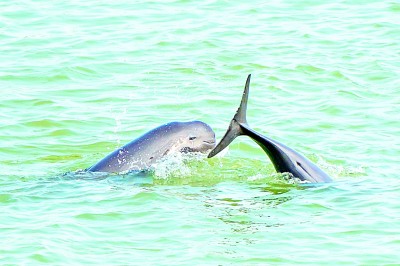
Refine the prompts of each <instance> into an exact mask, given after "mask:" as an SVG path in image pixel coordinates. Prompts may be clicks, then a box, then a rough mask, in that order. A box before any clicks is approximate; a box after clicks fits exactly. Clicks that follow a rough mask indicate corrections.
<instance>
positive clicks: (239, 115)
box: [207, 74, 251, 158]
mask: <svg viewBox="0 0 400 266" xmlns="http://www.w3.org/2000/svg"><path fill="white" fill-rule="evenodd" d="M250 78H251V74H250V75H249V76H248V77H247V80H246V85H245V87H244V92H243V96H242V101H241V102H240V106H239V109H238V110H237V111H236V114H235V116H234V117H233V119H232V120H231V123H230V124H229V128H228V130H227V131H226V133H225V135H224V137H223V138H222V139H221V141H220V142H219V143H218V144H217V146H215V148H214V149H213V150H212V151H211V152H210V153H209V154H208V156H207V157H208V158H211V157H214V156H215V155H217V154H218V153H219V152H220V151H222V150H223V149H225V148H226V147H228V145H229V144H230V143H231V142H232V141H233V140H234V139H235V138H236V137H238V136H240V135H243V130H242V125H243V124H244V125H247V120H246V111H247V99H248V98H249V87H250Z"/></svg>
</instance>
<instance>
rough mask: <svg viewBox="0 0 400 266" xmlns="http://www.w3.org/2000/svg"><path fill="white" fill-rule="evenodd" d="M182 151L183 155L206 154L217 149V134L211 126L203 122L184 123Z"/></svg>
mask: <svg viewBox="0 0 400 266" xmlns="http://www.w3.org/2000/svg"><path fill="white" fill-rule="evenodd" d="M182 124H183V127H182V131H181V143H180V145H181V149H180V151H181V152H183V153H187V152H201V153H206V152H209V151H210V150H211V149H213V148H214V147H215V133H214V131H213V130H212V129H211V127H210V126H209V125H207V124H206V123H203V122H201V121H191V122H183V123H182Z"/></svg>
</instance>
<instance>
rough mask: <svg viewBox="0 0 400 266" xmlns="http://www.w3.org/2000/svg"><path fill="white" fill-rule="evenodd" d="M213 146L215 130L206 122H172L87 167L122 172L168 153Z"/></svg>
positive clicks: (149, 163)
mask: <svg viewBox="0 0 400 266" xmlns="http://www.w3.org/2000/svg"><path fill="white" fill-rule="evenodd" d="M214 147H215V133H214V131H213V130H212V129H211V127H210V126H209V125H207V124H206V123H204V122H201V121H190V122H170V123H167V124H164V125H161V126H159V127H157V128H155V129H152V130H150V131H149V132H147V133H145V134H144V135H142V136H141V137H139V138H137V139H135V140H133V141H131V142H129V143H128V144H126V145H124V146H123V147H121V148H119V149H116V150H115V151H113V152H112V153H110V154H109V155H107V156H106V157H105V158H103V159H101V160H100V161H99V162H97V163H96V164H94V165H93V166H91V167H89V168H88V169H86V171H89V172H108V173H121V172H129V171H142V170H148V169H149V168H151V167H152V166H153V165H154V164H156V163H157V162H158V161H159V160H160V159H161V158H162V157H164V156H166V155H168V154H172V153H178V152H181V153H188V152H201V153H207V152H208V151H210V150H211V149H212V148H214Z"/></svg>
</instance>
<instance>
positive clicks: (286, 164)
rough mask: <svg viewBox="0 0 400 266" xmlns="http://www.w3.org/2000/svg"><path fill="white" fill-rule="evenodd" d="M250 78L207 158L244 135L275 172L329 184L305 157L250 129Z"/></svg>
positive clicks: (325, 177) (319, 170)
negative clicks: (265, 156) (226, 128)
mask: <svg viewBox="0 0 400 266" xmlns="http://www.w3.org/2000/svg"><path fill="white" fill-rule="evenodd" d="M250 78H251V75H249V76H248V77H247V81H246V86H245V88H244V92H243V97H242V101H241V103H240V106H239V109H238V110H237V111H236V114H235V116H234V117H233V119H232V120H231V123H230V125H229V128H228V130H227V132H226V133H225V135H224V137H223V138H222V140H221V141H220V142H219V143H218V145H217V146H216V147H215V148H214V149H213V150H212V151H211V152H210V153H209V154H208V157H209V158H211V157H213V156H215V155H216V154H218V153H219V152H220V151H222V150H223V149H225V148H226V147H227V146H228V145H229V144H230V143H231V142H232V141H233V140H234V139H235V138H236V137H238V136H240V135H246V136H249V137H250V138H252V139H253V140H254V141H255V142H256V143H257V144H258V145H259V146H260V147H261V148H262V149H263V150H264V151H265V153H266V154H267V155H268V157H269V158H270V160H271V161H272V163H273V165H274V167H275V170H276V171H277V172H279V173H290V174H291V175H292V176H294V177H297V178H299V179H300V180H302V181H308V182H310V183H323V182H331V181H332V179H331V178H330V177H329V176H328V175H327V174H326V173H325V172H324V171H322V170H321V169H319V168H318V166H316V165H315V164H314V163H312V162H311V161H310V160H308V159H307V158H306V157H304V156H303V155H301V154H300V153H298V152H297V151H295V150H293V149H291V148H289V147H287V146H286V145H284V144H282V143H280V142H278V141H276V140H273V139H271V138H268V137H265V136H263V135H261V134H260V133H258V132H256V131H254V130H253V129H251V128H250V126H249V125H248V124H247V119H246V110H247V100H248V97H249V86H250Z"/></svg>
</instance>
